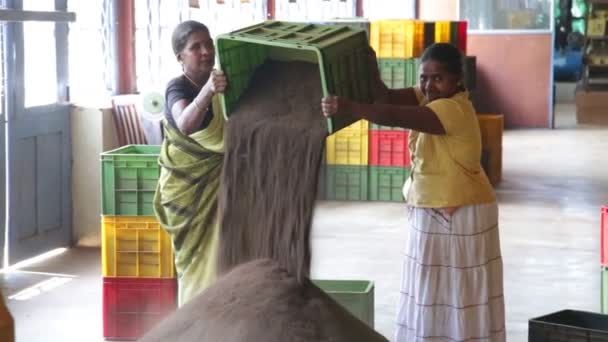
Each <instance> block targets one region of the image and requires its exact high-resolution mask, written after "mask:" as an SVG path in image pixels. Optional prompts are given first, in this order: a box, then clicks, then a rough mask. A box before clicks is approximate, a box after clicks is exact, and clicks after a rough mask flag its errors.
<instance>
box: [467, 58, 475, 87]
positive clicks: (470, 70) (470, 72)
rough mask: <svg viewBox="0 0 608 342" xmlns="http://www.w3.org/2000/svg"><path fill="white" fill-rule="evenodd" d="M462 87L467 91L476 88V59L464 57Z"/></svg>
mask: <svg viewBox="0 0 608 342" xmlns="http://www.w3.org/2000/svg"><path fill="white" fill-rule="evenodd" d="M464 86H465V87H466V88H467V90H474V89H475V87H477V57H475V56H466V57H465V59H464Z"/></svg>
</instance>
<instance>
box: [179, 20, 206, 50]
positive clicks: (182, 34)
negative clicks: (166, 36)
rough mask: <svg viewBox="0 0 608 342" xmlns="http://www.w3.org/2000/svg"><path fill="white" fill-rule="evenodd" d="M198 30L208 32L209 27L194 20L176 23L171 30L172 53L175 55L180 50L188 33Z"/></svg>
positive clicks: (184, 44) (183, 46)
mask: <svg viewBox="0 0 608 342" xmlns="http://www.w3.org/2000/svg"><path fill="white" fill-rule="evenodd" d="M199 31H203V32H207V33H209V29H208V28H207V26H205V24H203V23H200V22H198V21H195V20H188V21H184V22H182V23H180V24H179V25H177V26H176V27H175V29H174V30H173V34H172V35H171V46H172V47H173V53H174V54H175V55H177V54H179V53H180V52H182V50H183V49H184V48H185V47H186V44H187V43H188V37H189V36H190V34H192V33H193V32H199Z"/></svg>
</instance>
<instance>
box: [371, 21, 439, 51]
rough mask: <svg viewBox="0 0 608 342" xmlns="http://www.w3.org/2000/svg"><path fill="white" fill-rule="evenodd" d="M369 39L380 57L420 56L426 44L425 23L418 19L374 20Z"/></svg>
mask: <svg viewBox="0 0 608 342" xmlns="http://www.w3.org/2000/svg"><path fill="white" fill-rule="evenodd" d="M448 40H449V31H448ZM369 41H370V45H371V46H372V47H373V48H374V50H375V51H376V56H377V57H378V58H412V57H419V56H420V55H421V54H422V50H423V45H424V23H423V22H422V21H417V20H381V21H374V22H372V23H371V25H370V37H369Z"/></svg>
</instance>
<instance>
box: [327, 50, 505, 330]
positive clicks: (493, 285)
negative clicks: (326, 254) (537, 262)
mask: <svg viewBox="0 0 608 342" xmlns="http://www.w3.org/2000/svg"><path fill="white" fill-rule="evenodd" d="M372 57H373V58H372V61H373V65H374V67H373V68H372V70H373V75H372V79H373V87H372V88H373V89H374V92H375V94H374V97H375V99H376V101H375V103H374V104H362V103H356V102H353V101H351V100H349V99H346V98H342V97H336V96H329V97H326V98H324V99H323V100H322V105H323V113H324V115H326V116H334V115H348V114H350V113H357V115H358V116H359V117H360V118H362V119H366V120H369V121H372V122H374V123H377V124H380V125H386V126H398V127H403V128H408V129H410V130H411V131H410V135H409V147H410V153H411V159H412V172H411V176H410V178H409V179H408V180H407V181H406V183H405V186H404V189H403V194H404V197H405V200H406V203H407V205H408V207H409V227H408V232H409V239H408V242H407V243H406V246H405V249H404V261H403V269H402V281H401V291H400V302H399V308H398V314H397V330H396V333H395V341H397V342H401V341H473V340H474V341H492V342H494V341H505V318H504V298H503V279H502V259H501V253H500V242H499V236H498V206H497V203H496V197H495V194H494V192H493V190H492V187H491V185H490V182H489V181H488V178H487V177H486V174H485V173H484V171H483V169H482V167H481V165H480V159H481V136H480V131H479V124H478V122H477V117H476V112H475V109H474V108H473V105H472V104H471V102H470V101H469V98H468V92H467V91H466V89H465V88H464V86H463V84H462V78H463V77H462V76H463V68H462V55H461V53H460V51H459V50H458V49H457V48H456V47H454V46H452V45H450V44H447V43H438V44H434V45H432V46H430V47H429V48H428V49H427V50H426V51H425V52H424V54H423V55H422V58H421V62H422V63H421V67H420V82H419V86H417V87H412V88H407V89H388V88H387V87H386V86H385V85H384V84H383V83H382V81H381V80H380V77H379V72H378V69H377V62H376V58H375V55H374V54H373V53H372Z"/></svg>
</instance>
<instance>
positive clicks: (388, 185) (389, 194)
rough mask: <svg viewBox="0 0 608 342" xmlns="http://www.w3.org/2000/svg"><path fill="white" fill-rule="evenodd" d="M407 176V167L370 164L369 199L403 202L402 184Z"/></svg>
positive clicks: (408, 174)
mask: <svg viewBox="0 0 608 342" xmlns="http://www.w3.org/2000/svg"><path fill="white" fill-rule="evenodd" d="M409 176H410V168H409V167H395V166H391V167H389V166H370V167H369V199H370V201H390V202H403V184H405V181H406V180H407V178H408V177H409Z"/></svg>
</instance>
